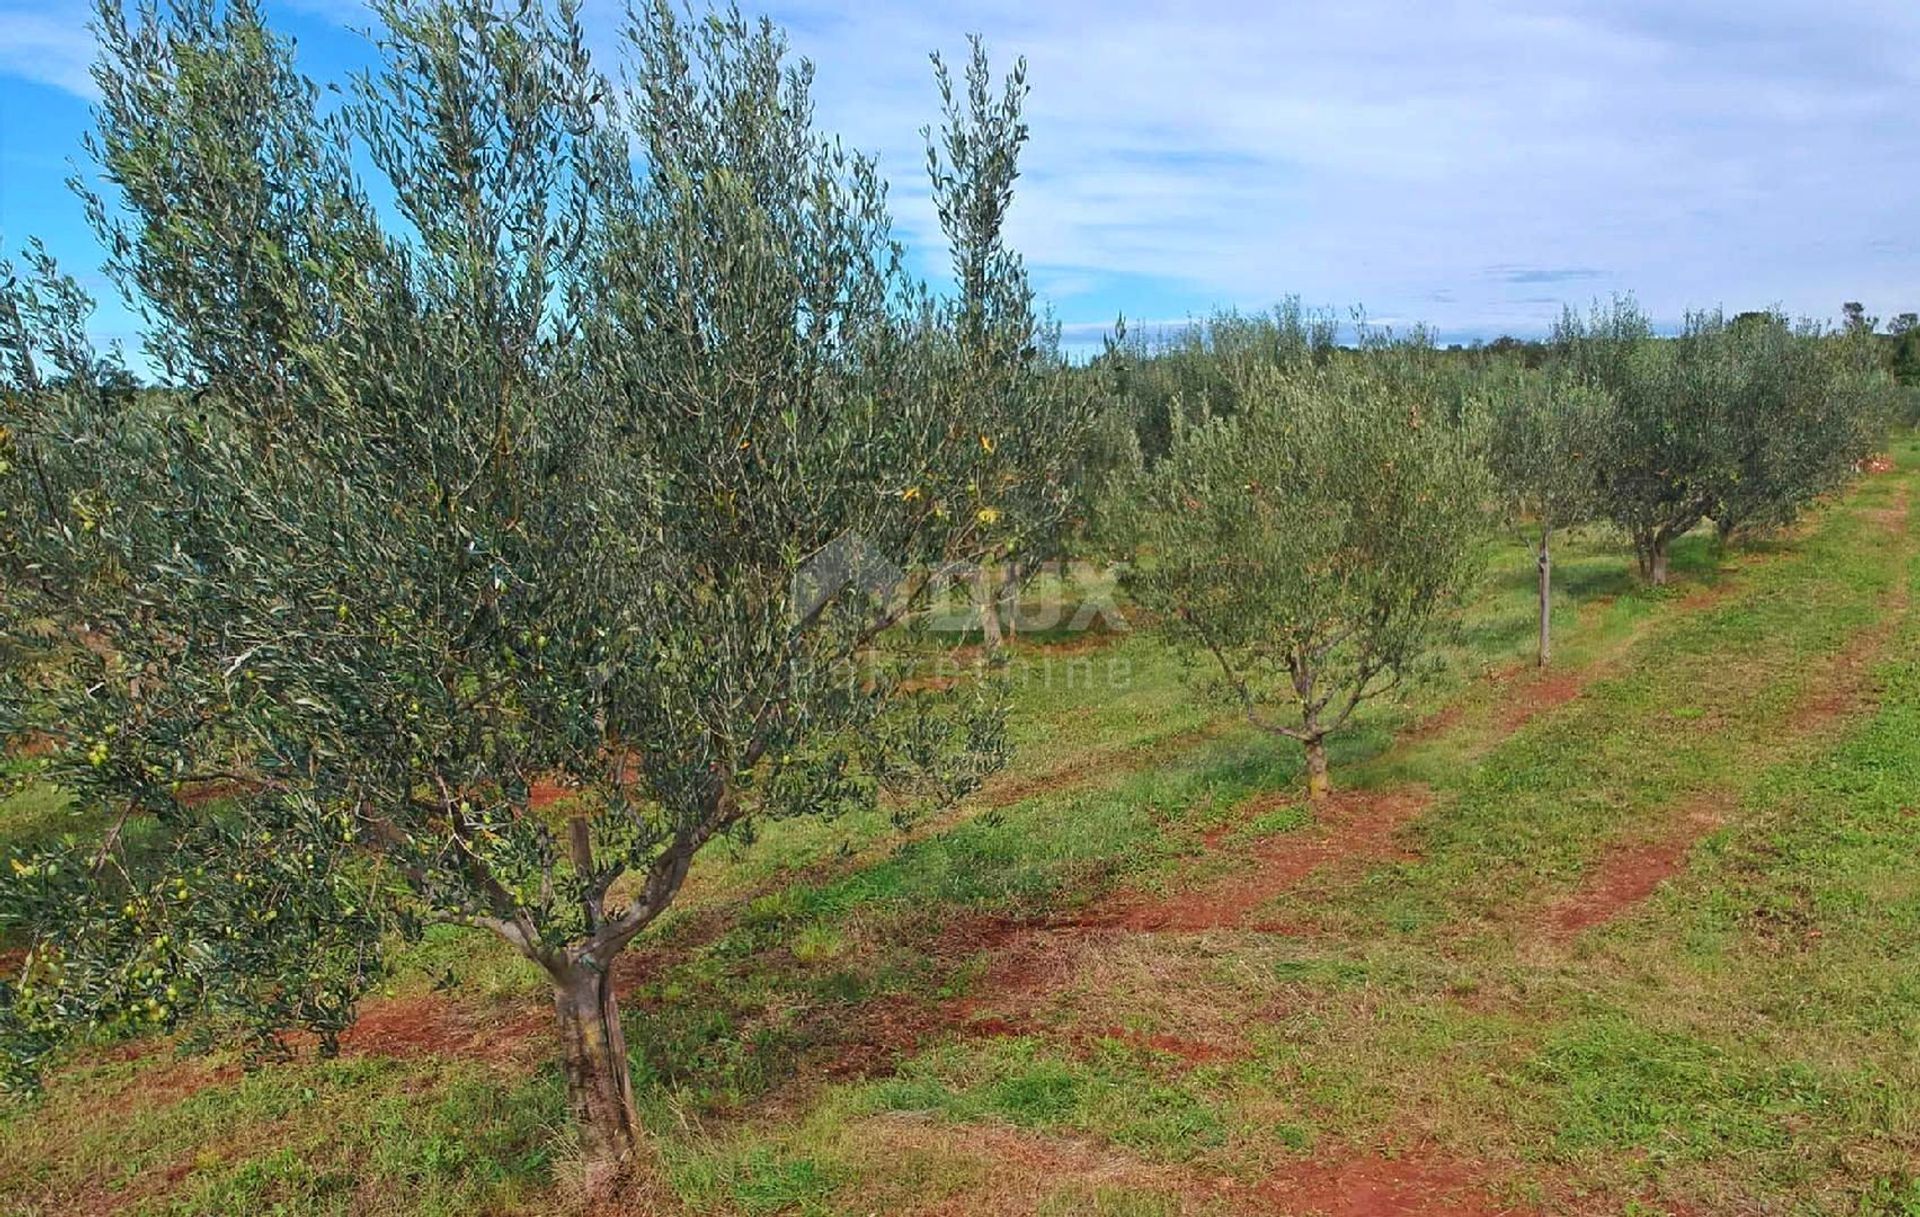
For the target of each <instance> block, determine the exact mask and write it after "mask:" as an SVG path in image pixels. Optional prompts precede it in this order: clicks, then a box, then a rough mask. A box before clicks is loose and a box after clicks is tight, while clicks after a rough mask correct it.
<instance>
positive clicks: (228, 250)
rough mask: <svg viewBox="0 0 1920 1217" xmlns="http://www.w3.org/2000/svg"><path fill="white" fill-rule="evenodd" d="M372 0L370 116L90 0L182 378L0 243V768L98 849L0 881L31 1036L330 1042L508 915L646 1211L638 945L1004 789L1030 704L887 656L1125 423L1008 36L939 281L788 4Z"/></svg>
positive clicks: (112, 126) (36, 1051)
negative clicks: (1104, 421) (1033, 266)
mask: <svg viewBox="0 0 1920 1217" xmlns="http://www.w3.org/2000/svg"><path fill="white" fill-rule="evenodd" d="M375 8H376V9H377V13H378V17H379V20H380V22H381V25H382V30H381V33H380V35H379V47H380V51H381V55H382V66H381V67H380V68H379V69H378V70H377V71H375V72H373V73H371V74H370V75H369V76H367V77H365V78H363V79H359V80H356V81H353V82H351V83H347V84H345V85H344V87H343V90H342V91H340V93H339V100H331V96H332V95H331V94H330V93H329V92H328V91H325V90H322V89H321V88H320V87H318V86H317V85H316V84H315V83H314V82H312V81H310V80H308V79H306V78H305V77H303V76H302V75H301V74H300V73H299V72H298V71H297V69H296V68H295V66H294V58H293V53H292V47H291V43H290V41H289V40H288V39H286V38H285V37H283V36H281V35H279V34H277V33H276V32H275V31H273V30H272V29H271V28H270V27H269V26H268V24H267V23H266V22H265V20H264V18H263V16H262V13H261V10H260V8H259V7H258V6H257V4H256V3H255V2H254V0H176V2H175V3H172V4H169V5H163V6H157V7H143V8H141V9H140V10H139V11H137V12H133V13H129V12H127V11H124V10H123V8H122V6H121V5H120V3H118V0H100V7H99V10H98V22H97V24H98V30H99V34H100V40H101V58H100V60H99V62H98V65H97V66H96V68H95V72H94V75H95V79H96V81H97V83H98V86H99V90H100V96H101V100H100V103H99V107H98V110H97V121H98V132H97V135H96V136H95V138H94V141H93V147H94V150H95V152H96V154H97V156H98V158H99V162H100V167H101V171H102V176H103V177H104V178H105V179H106V180H107V181H108V182H110V183H111V187H110V192H109V193H106V194H104V195H102V196H100V197H89V198H88V199H87V200H86V203H87V210H88V212H89V214H90V216H91V217H92V219H93V221H94V223H95V225H96V227H97V229H98V232H99V235H100V237H101V240H102V244H103V245H104V246H105V248H107V249H108V250H109V251H111V263H110V265H109V267H108V271H109V273H110V274H111V276H112V277H113V279H114V281H115V282H116V284H117V286H118V287H119V288H120V289H121V290H122V291H124V292H125V293H126V295H127V296H128V297H129V299H130V301H131V302H132V304H133V306H134V307H135V309H136V311H137V312H138V314H139V315H142V316H144V317H145V318H146V319H147V321H148V329H147V332H146V334H145V336H144V346H145V354H146V358H147V361H148V363H149V364H150V366H151V367H153V368H154V369H156V370H157V371H158V372H159V373H160V375H161V376H162V378H163V379H164V382H165V383H166V384H167V385H168V386H170V389H169V390H168V391H165V392H159V393H147V394H141V395H129V394H126V393H124V392H121V391H119V388H118V386H120V385H122V384H123V383H124V379H125V378H124V374H123V373H122V372H121V370H120V369H119V368H118V367H116V366H115V363H114V361H113V359H112V358H111V357H109V356H106V355H102V354H101V353H98V352H96V351H95V350H94V349H93V348H92V347H91V345H90V344H89V342H88V340H87V334H86V330H87V324H88V313H89V310H90V302H89V301H88V300H87V299H86V298H85V297H84V296H83V295H82V294H81V293H80V292H79V291H78V290H77V289H76V288H75V287H74V285H73V283H72V281H71V280H69V279H67V278H65V277H63V276H62V275H60V274H59V273H58V271H57V270H56V268H54V267H53V266H52V265H51V264H50V263H48V262H46V261H45V260H44V259H35V260H34V263H33V265H31V266H29V267H27V268H25V270H23V272H22V273H21V274H19V275H17V276H16V275H15V274H14V273H13V270H12V268H9V267H4V266H0V285H3V288H0V584H4V586H5V588H6V595H5V596H4V597H3V598H0V613H4V614H5V617H4V620H3V621H0V625H3V626H4V633H5V636H6V640H7V643H8V646H7V648H5V650H6V651H7V652H8V653H9V654H11V653H12V652H14V651H15V650H16V649H19V650H21V651H23V652H25V651H31V652H32V656H33V659H34V662H31V663H27V662H21V663H8V664H7V665H6V666H5V668H4V670H0V741H5V740H15V739H20V738H24V737H28V736H32V737H36V738H38V739H40V740H42V741H43V742H48V743H50V744H51V745H52V748H53V750H52V752H51V754H50V755H49V756H48V758H47V760H46V763H45V769H44V771H43V772H42V773H41V774H39V775H37V779H38V778H44V779H48V780H52V781H55V782H57V783H58V784H59V785H60V786H61V787H63V788H64V789H65V790H67V791H69V792H71V793H72V795H73V796H74V797H75V798H76V799H77V800H78V801H79V803H80V805H81V806H82V807H83V808H85V809H89V810H96V811H98V813H99V817H98V818H97V819H95V820H89V821H79V822H80V823H95V824H98V825H100V826H101V827H98V828H96V829H94V830H92V831H91V832H90V833H89V834H87V835H86V836H85V837H82V838H76V839H74V840H71V841H67V842H63V843H59V844H55V845H52V846H50V847H48V848H45V849H41V850H37V851H34V852H32V853H28V854H19V855H15V856H14V857H13V858H12V859H11V860H10V862H11V865H10V866H8V867H5V868H0V923H4V925H5V926H6V927H7V928H9V929H10V930H12V931H14V932H17V933H19V934H20V935H22V936H23V937H24V939H25V941H26V942H27V944H28V947H29V951H28V954H27V956H26V960H25V963H24V965H23V966H22V967H21V969H20V970H19V972H18V974H17V975H16V976H13V977H10V978H8V979H7V980H6V981H5V982H4V983H0V1042H3V1043H4V1047H5V1049H6V1051H7V1053H8V1054H9V1059H10V1060H11V1061H12V1063H13V1064H15V1065H16V1066H18V1074H19V1076H21V1077H23V1078H24V1077H29V1076H30V1075H31V1073H32V1071H33V1070H34V1067H35V1066H36V1065H37V1064H38V1063H39V1062H40V1061H41V1060H42V1058H44V1056H45V1055H46V1054H47V1053H48V1052H50V1051H53V1050H54V1049H56V1048H57V1047H58V1046H59V1044H60V1043H62V1042H63V1041H64V1040H66V1039H68V1038H70V1037H71V1036H72V1035H74V1034H76V1033H80V1032H84V1031H85V1030H86V1029H88V1028H101V1027H125V1026H141V1027H157V1028H162V1029H164V1028H171V1027H174V1026H176V1025H178V1024H179V1023H180V1022H181V1020H183V1019H188V1018H195V1019H204V1020H210V1021H211V1022H212V1023H214V1024H215V1025H219V1024H222V1023H224V1024H227V1025H230V1026H234V1027H237V1028H241V1029H247V1030H250V1031H251V1032H252V1033H253V1034H254V1035H256V1036H258V1037H259V1040H260V1042H261V1044H262V1045H263V1046H264V1047H267V1048H272V1047H274V1046H276V1045H277V1044H278V1042H279V1040H278V1033H279V1032H280V1031H281V1030H283V1029H286V1028H307V1029H311V1030H312V1031H315V1032H317V1033H319V1035H320V1036H321V1037H322V1041H323V1045H330V1044H331V1043H332V1042H333V1039H334V1037H335V1036H337V1034H338V1033H339V1032H340V1031H341V1030H342V1029H343V1028H345V1027H346V1026H347V1025H348V1024H349V1023H350V1021H351V1020H352V1018H353V1014H354V1004H355V1001H356V999H357V998H358V996H359V995H360V994H361V993H362V992H364V991H365V990H366V988H367V986H368V985H369V984H371V983H373V981H374V980H375V978H376V977H377V976H378V975H379V970H380V967H381V952H382V947H383V944H384V943H385V942H387V941H388V940H389V939H390V936H391V934H392V933H393V932H394V931H395V930H399V931H402V932H409V931H412V930H415V929H417V928H418V927H419V926H421V925H423V924H427V923H432V922H443V923H455V924H459V925H465V926H471V927H477V928H479V929H482V930H485V931H488V932H491V933H493V934H496V935H498V936H499V937H500V938H502V939H504V940H505V941H506V942H507V943H508V944H510V945H511V946H512V948H513V949H515V950H517V951H518V952H520V953H521V954H523V955H524V956H525V957H526V958H527V959H528V960H530V961H531V962H532V964H533V965H535V966H536V967H538V968H539V969H540V970H541V971H542V972H543V973H544V974H545V976H546V977H547V979H548V980H549V981H550V983H551V987H552V991H553V997H554V1004H555V1012H556V1019H557V1026H558V1029H559V1042H560V1044H561V1048H562V1057H563V1061H564V1065H565V1070H566V1080H567V1093H568V1097H569V1102H570V1106H571V1109H572V1113H573V1116H574V1119H575V1123H576V1126H577V1128H578V1130H579V1135H580V1140H581V1149H582V1156H583V1158H584V1160H585V1164H586V1174H587V1177H588V1180H589V1183H590V1186H591V1187H593V1188H595V1189H596V1190H604V1189H606V1188H610V1187H612V1186H613V1185H614V1182H615V1181H616V1180H617V1179H619V1178H620V1177H621V1176H622V1175H623V1174H624V1173H626V1172H628V1171H630V1170H633V1169H635V1168H636V1166H638V1167H640V1169H641V1170H642V1171H643V1173H644V1164H645V1162H646V1161H647V1159H648V1155H647V1154H646V1152H645V1150H644V1148H643V1141H642V1138H641V1136H640V1128H639V1120H638V1113H637V1110H636V1104H635V1096H634V1094H633V1090H632V1086H631V1082H630V1077H629V1068H628V1061H627V1053H626V1049H625V1043H624V1035H623V1030H622V1021H621V1015H620V1011H619V1008H618V1002H617V998H616V993H615V989H614V986H613V983H612V973H613V964H614V960H615V959H616V957H617V956H618V955H619V954H620V952H621V951H622V950H623V949H624V948H626V946H627V945H628V944H629V943H631V942H632V941H633V940H634V938H635V936H636V935H638V934H640V933H641V931H642V930H644V929H645V928H646V927H647V926H648V925H649V924H650V923H651V922H653V921H654V920H655V919H656V918H658V917H659V916H660V915H661V914H662V913H663V912H664V911H665V910H666V909H667V908H668V907H669V906H670V905H671V904H672V903H673V901H674V899H675V896H676V895H677V893H678V892H679V891H680V888H681V885H682V884H683V882H684V881H685V879H686V877H687V874H688V870H689V867H690V866H691V864H692V863H693V860H694V858H695V856H696V855H697V854H699V853H700V851H701V850H702V848H703V847H704V846H706V845H707V844H708V843H710V842H712V841H714V840H715V839H717V838H720V837H722V836H724V835H728V834H734V833H741V832H746V831H749V830H750V829H751V827H752V826H753V824H754V823H755V822H756V821H759V820H763V819H765V818H768V817H775V816H782V815H789V814H800V813H814V812H823V811H831V810H834V809H837V808H842V807H846V806H849V805H855V804H861V803H866V804H871V803H873V802H874V801H876V800H877V799H880V798H882V797H886V798H888V799H889V800H891V801H894V803H895V805H905V806H911V805H912V804H914V803H915V802H916V801H925V800H928V799H938V798H947V797H952V796H953V795H954V794H955V793H957V792H960V791H964V790H965V789H967V788H968V787H969V786H970V785H971V784H973V783H974V782H976V781H977V780H978V779H979V777H980V776H981V774H982V773H983V772H985V770H986V769H987V768H988V767H989V766H991V765H993V764H995V763H996V762H997V761H998V759H999V757H1000V756H1001V753H1002V745H1001V732H1000V711H999V709H998V707H997V706H996V705H994V704H993V703H992V702H991V700H989V699H986V698H984V697H978V696H975V695H974V694H972V693H969V692H966V691H961V692H958V693H954V694H942V693H941V692H939V691H937V690H926V689H921V690H912V689H910V688H908V687H907V686H906V685H904V684H902V683H900V682H897V681H892V680H889V679H888V678H887V677H886V675H885V674H884V673H883V672H880V671H877V670H865V669H862V670H858V671H856V670H854V667H853V664H854V661H855V660H857V659H859V658H860V657H862V656H864V655H865V654H867V652H868V651H869V650H870V648H871V647H872V644H873V643H874V640H875V639H876V638H877V637H878V636H880V635H881V634H882V633H883V632H885V631H887V630H890V629H892V628H894V626H895V625H896V623H898V622H899V620H900V619H901V617H902V615H903V614H904V613H907V612H908V611H910V610H911V609H912V607H913V606H914V604H915V603H916V596H917V594H918V592H919V589H920V588H922V587H923V586H925V585H926V584H927V583H928V582H930V581H932V580H933V579H934V578H935V577H936V575H937V574H938V572H941V571H944V570H947V569H949V568H951V567H953V566H955V565H957V564H979V563H982V562H985V561H989V560H992V559H994V558H997V557H1001V556H1004V555H1007V554H1010V553H1018V552H1021V551H1022V549H1023V547H1027V546H1031V545H1044V544H1046V543H1047V539H1048V538H1049V537H1052V536H1054V535H1056V534H1057V533H1058V531H1059V530H1060V529H1061V528H1062V527H1063V525H1064V522H1065V521H1067V520H1069V519H1070V518H1072V503H1073V496H1074V488H1075V486H1076V485H1077V484H1078V482H1077V480H1076V477H1075V474H1074V464H1073V463H1074V462H1075V461H1076V460H1077V459H1078V458H1079V454H1080V453H1081V451H1082V450H1083V448H1084V436H1085V433H1086V431H1087V429H1088V425H1089V422H1090V410H1091V406H1090V404H1089V403H1088V401H1087V400H1086V399H1085V398H1084V397H1075V396H1073V395H1070V394H1067V393H1065V392H1064V391H1063V389H1062V385H1063V383H1064V382H1063V380H1062V378H1061V376H1060V375H1059V372H1060V369H1059V361H1058V359H1057V358H1056V356H1055V354H1054V352H1053V350H1052V348H1051V345H1050V342H1049V336H1048V335H1047V333H1046V332H1045V331H1044V330H1043V329H1042V328H1040V327H1038V326H1037V325H1036V324H1035V321H1034V317H1033V311H1032V304H1031V293H1030V291H1029V289H1028V287H1027V282H1026V277H1025V275H1024V273H1023V271H1022V269H1021V264H1020V260H1019V258H1018V257H1017V256H1016V255H1015V254H1014V253H1013V252H1012V251H1011V250H1010V249H1009V248H1008V247H1007V246H1006V245H1005V243H1004V241H1003V239H1002V228H1003V220H1004V217H1005V214H1006V211H1007V208H1008V206H1009V205H1010V203H1011V198H1012V184H1013V182H1014V180H1015V177H1016V176H1017V163H1018V156H1019V153H1020V149H1021V147H1022V146H1023V144H1024V142H1025V140H1026V128H1025V127H1024V125H1023V124H1022V122H1021V119H1020V111H1021V103H1022V99H1023V96H1024V83H1023V81H1022V78H1021V72H1020V70H1018V69H1016V70H1015V71H1014V72H1013V73H1012V74H1011V75H1010V76H1008V77H1006V78H1005V80H1004V81H1003V82H1002V83H1001V84H999V85H998V86H996V85H995V82H994V79H993V76H992V74H991V73H990V71H989V69H988V64H987V61H986V59H985V58H984V56H983V54H982V53H981V52H980V51H979V48H978V47H977V46H976V47H975V53H974V56H973V58H972V60H971V62H970V64H969V66H968V68H967V70H966V72H965V73H964V76H963V78H962V80H961V81H959V82H955V81H953V80H951V79H950V77H949V76H948V74H947V72H946V71H945V69H944V68H941V67H939V66H938V65H937V64H936V77H937V82H938V84H939V85H940V89H941V96H942V97H943V99H944V101H945V115H944V122H943V124H942V125H941V127H940V128H939V129H938V130H937V131H936V132H935V133H934V134H933V138H932V140H931V146H930V148H929V151H928V160H929V165H930V167H931V170H932V194H933V198H934V200H935V203H936V205H937V208H938V211H939V215H940V218H941V221H942V224H943V226H944V228H945V231H946V234H947V236H948V238H949V240H950V242H951V244H952V246H953V252H954V262H955V271H956V281H957V285H956V290H955V291H954V292H953V293H951V294H950V295H948V296H946V297H936V296H934V295H933V294H932V293H930V292H929V291H928V290H927V289H926V288H925V287H923V286H922V285H921V284H920V283H918V282H917V281H915V280H914V279H912V278H911V277H910V276H909V275H908V274H907V273H906V272H905V270H904V269H903V254H902V250H901V248H900V247H899V245H898V244H897V243H896V242H895V241H894V239H893V238H892V236H891V233H890V226H889V216H888V212H887V209H886V205H885V187H884V184H883V183H882V182H881V180H880V178H879V176H878V174H877V172H876V170H875V167H874V165H873V163H872V162H871V161H869V160H867V159H864V158H862V157H860V156H857V155H855V154H852V153H849V152H847V151H844V150H843V149H842V147H841V145H840V144H839V143H838V142H837V141H835V140H833V139H831V138H828V137H826V136H824V135H823V134H822V133H820V132H819V131H817V130H816V129H815V127H814V122H813V112H812V106H811V102H810V97H809V84H810V74H809V69H808V68H807V67H806V65H805V64H803V63H795V62H794V61H792V60H791V59H790V58H789V56H788V55H787V54H786V49H785V45H784V42H783V40H782V38H781V36H780V35H779V34H778V33H777V32H776V31H775V30H774V29H773V28H772V27H771V26H770V25H767V24H756V23H752V22H748V21H746V20H743V19H742V18H741V17H740V16H739V15H738V13H736V12H729V11H720V12H716V13H713V14H702V15H699V16H697V17H696V18H693V19H688V18H685V17H683V16H682V15H680V13H679V11H678V10H677V8H676V7H675V6H674V5H673V4H672V3H670V2H669V0H636V3H635V7H633V8H632V9H631V10H630V11H629V13H628V17H627V21H626V24H625V29H624V33H623V37H622V41H621V43H620V46H621V49H622V51H623V53H624V60H625V63H624V67H623V70H622V71H620V72H617V73H611V74H610V73H608V72H605V71H602V70H601V69H600V68H599V67H598V66H597V65H595V64H594V63H593V62H592V61H591V60H590V59H589V56H588V54H587V51H586V49H585V43H584V39H583V35H582V32H581V29H580V26H579V24H578V20H577V12H576V6H575V5H574V4H572V3H567V2H564V0H561V2H556V3H553V4H538V3H521V2H520V0H382V2H381V3H378V4H376V6H375ZM616 81H619V82H621V83H619V84H616V83H615V82H616ZM367 177H370V179H371V180H370V181H367V180H365V178H367ZM883 572H891V573H890V574H883ZM16 643H18V644H19V647H18V648H16V646H15V644H16ZM37 779H36V780H37ZM553 783H557V784H559V785H560V786H562V787H564V788H565V789H567V790H568V791H570V792H571V793H572V795H573V796H574V797H571V798H568V799H565V800H561V801H560V802H558V803H554V804H551V805H548V804H547V803H546V802H545V801H543V800H536V799H535V798H534V797H533V793H532V792H533V789H534V787H535V786H536V784H543V785H544V784H553Z"/></svg>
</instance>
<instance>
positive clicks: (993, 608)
mask: <svg viewBox="0 0 1920 1217" xmlns="http://www.w3.org/2000/svg"><path fill="white" fill-rule="evenodd" d="M973 599H974V603H975V605H976V606H977V607H978V610H979V614H980V641H981V643H982V644H984V645H985V646H986V648H987V650H989V651H998V650H999V649H1000V648H1001V646H1002V645H1004V643H1005V638H1004V637H1003V636H1002V635H1001V633H1000V589H999V588H998V587H997V586H996V585H995V583H994V579H993V572H992V571H991V570H989V569H988V568H986V567H984V566H983V567H981V568H980V572H979V574H978V575H976V576H975V577H974V592H973Z"/></svg>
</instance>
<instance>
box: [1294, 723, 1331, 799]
mask: <svg viewBox="0 0 1920 1217" xmlns="http://www.w3.org/2000/svg"><path fill="white" fill-rule="evenodd" d="M1300 742H1301V743H1302V744H1304V745H1306V749H1307V801H1308V802H1310V803H1324V802H1325V801H1326V800H1327V796H1328V795H1330V794H1332V793H1333V781H1332V779H1331V778H1329V777H1328V776H1327V739H1326V736H1324V735H1312V736H1308V737H1307V738H1306V739H1304V740H1302V741H1300Z"/></svg>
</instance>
